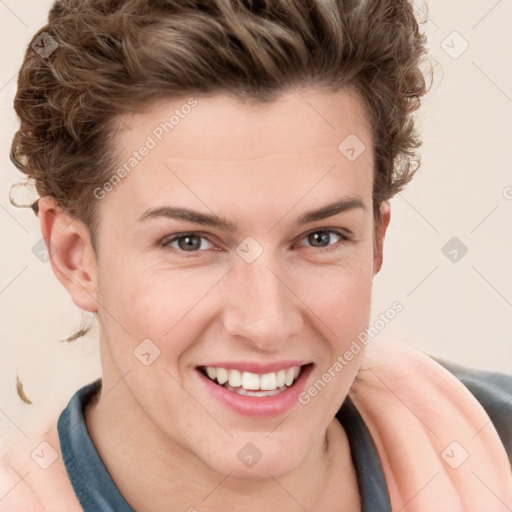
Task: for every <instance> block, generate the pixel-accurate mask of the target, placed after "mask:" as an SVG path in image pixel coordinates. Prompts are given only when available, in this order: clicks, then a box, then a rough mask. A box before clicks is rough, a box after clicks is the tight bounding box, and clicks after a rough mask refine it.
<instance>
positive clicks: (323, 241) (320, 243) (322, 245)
mask: <svg viewBox="0 0 512 512" xmlns="http://www.w3.org/2000/svg"><path fill="white" fill-rule="evenodd" d="M333 237H334V238H337V240H334V242H335V243H334V244H333V243H330V242H332V239H333ZM302 240H307V241H308V243H310V244H311V247H313V248H316V249H320V250H323V251H332V250H336V249H339V248H340V246H341V245H343V244H344V243H345V242H349V241H350V240H351V239H350V237H349V236H348V235H347V234H345V233H344V232H342V231H338V230H334V229H321V230H317V231H311V232H310V233H308V234H307V235H305V237H304V238H303V239H302ZM338 242H341V243H338ZM301 245H302V244H301Z"/></svg>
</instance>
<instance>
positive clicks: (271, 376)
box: [244, 372, 282, 391]
mask: <svg viewBox="0 0 512 512" xmlns="http://www.w3.org/2000/svg"><path fill="white" fill-rule="evenodd" d="M244 387H245V386H244ZM279 387H282V386H279ZM276 388H277V377H276V372H272V373H265V374H263V375H262V376H261V385H260V389H263V390H266V391H270V390H272V389H276Z"/></svg>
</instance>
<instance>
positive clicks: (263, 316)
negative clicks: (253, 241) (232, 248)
mask: <svg viewBox="0 0 512 512" xmlns="http://www.w3.org/2000/svg"><path fill="white" fill-rule="evenodd" d="M284 274H285V273H284V272H282V271H280V267H279V265H278V263H277V262H276V260H275V259H274V258H272V257H270V256H268V255H266V254H265V252H264V253H263V254H262V255H261V256H260V257H259V258H258V259H256V261H254V262H252V263H247V262H245V261H243V260H240V261H238V262H237V264H236V265H235V268H234V269H233V271H232V272H231V279H232V280H231V282H230V287H231V290H232V292H231V293H230V294H229V296H230V299H229V305H228V307H227V308H226V311H225V315H224V322H225V328H226V330H227V331H228V333H229V334H230V335H232V336H243V337H245V338H247V339H248V340H250V341H252V342H253V343H254V344H255V345H257V346H259V347H260V348H264V349H271V348H276V347H278V346H279V345H280V344H281V343H283V342H285V341H286V339H287V338H289V337H290V336H291V335H293V334H295V333H297V332H298V331H299V328H300V325H301V316H300V309H299V308H298V307H297V306H298V305H297V298H296V297H295V296H294V294H293V293H292V291H291V290H290V289H289V288H288V286H289V284H288V283H286V276H285V275H284ZM285 283H286V284H285ZM287 284H288V286H287Z"/></svg>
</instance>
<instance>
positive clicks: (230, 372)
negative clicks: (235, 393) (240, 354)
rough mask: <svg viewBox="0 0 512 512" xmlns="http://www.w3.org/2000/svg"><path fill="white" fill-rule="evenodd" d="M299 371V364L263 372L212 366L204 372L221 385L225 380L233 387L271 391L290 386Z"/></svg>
mask: <svg viewBox="0 0 512 512" xmlns="http://www.w3.org/2000/svg"><path fill="white" fill-rule="evenodd" d="M299 373H300V366H292V367H291V368H288V369H287V370H279V371H278V372H270V373H264V374H258V373H252V372H241V371H240V370H235V369H227V368H216V367H213V366H207V367H206V374H207V375H208V377H210V379H211V380H217V382H218V383H219V384H221V385H222V384H225V383H226V382H227V383H228V384H229V385H230V386H231V387H233V388H237V387H240V386H241V387H243V388H244V389H248V390H257V389H260V390H265V391H267V390H268V391H271V390H274V389H277V388H281V387H283V386H284V385H286V386H291V385H292V384H293V382H294V381H295V379H296V378H297V377H298V376H299Z"/></svg>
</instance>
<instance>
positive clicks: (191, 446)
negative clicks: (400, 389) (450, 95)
mask: <svg viewBox="0 0 512 512" xmlns="http://www.w3.org/2000/svg"><path fill="white" fill-rule="evenodd" d="M187 99H188V97H183V98H174V99H161V100H159V101H158V102H156V103H154V104H152V105H151V106H150V107H148V108H147V109H146V110H145V111H143V112H141V113H138V114H135V115H131V116H126V117H125V118H124V119H123V120H122V121H123V124H122V128H121V129H120V131H119V133H118V138H117V142H118V145H117V151H118V156H119V159H120V162H124V161H126V159H127V158H129V156H130V155H131V153H132V152H133V151H134V150H136V149H137V148H139V147H140V146H141V145H142V144H143V143H144V141H145V140H146V137H147V136H148V135H149V134H151V133H152V131H153V130H154V128H155V127H156V126H158V125H159V123H160V122H162V121H163V120H165V119H168V118H169V115H170V113H172V111H174V110H175V109H176V108H179V107H180V105H183V104H184V103H185V102H186V101H187ZM196 99H197V100H198V105H197V107H195V108H194V109H193V110H192V111H191V112H190V114H189V115H188V116H186V117H185V118H184V119H182V120H181V122H180V124H178V125H177V126H175V128H174V129H173V131H172V133H170V134H168V135H166V136H165V138H164V139H163V140H162V142H160V143H159V144H158V145H157V146H156V148H154V149H152V150H151V151H150V152H149V154H148V155H147V156H146V157H145V158H144V159H143V160H142V161H141V162H140V163H138V165H137V167H136V168H135V169H134V170H133V171H132V172H131V173H130V174H129V175H128V176H127V177H126V178H124V179H123V180H122V182H121V183H120V184H119V185H117V186H116V187H115V188H114V190H112V191H110V192H108V194H107V195H106V197H105V198H104V199H101V200H100V201H99V204H98V206H99V208H100V227H99V232H98V238H97V240H98V248H99V249H98V253H97V254H96V253H95V251H94V250H93V248H92V246H91V242H90V234H89V231H88V229H87V228H86V227H85V226H84V225H83V224H82V223H81V222H80V221H77V220H76V219H72V218H70V217H69V216H67V215H66V214H65V213H64V212H63V211H62V210H61V209H60V207H59V206H58V205H57V204H56V203H55V202H54V201H53V200H52V199H51V198H49V197H45V198H42V199H41V200H40V203H39V217H40V220H41V230H42V233H43V236H45V237H46V238H48V239H49V240H51V243H52V245H53V246H54V247H56V248H57V250H56V252H55V253H54V254H53V255H52V257H51V260H50V261H51V264H52V268H53V271H54V272H55V275H56V276H57V278H58V279H59V281H60V282H61V283H62V284H63V285H64V286H65V287H66V289H67V290H68V292H69V294H70V296H71V298H72V300H73V301H74V303H75V304H76V305H77V306H78V307H80V308H82V309H84V310H86V311H91V312H94V313H95V314H96V315H97V319H98V322H99V326H100V353H101V362H102V369H103V388H102V391H101V393H100V395H99V397H98V400H97V401H96V402H95V403H94V404H92V405H91V406H90V407H88V408H87V409H86V423H87V427H88V430H89V432H90V435H91V437H92V439H93V442H94V444H95V445H96V447H97V449H98V452H99V453H100V455H101V457H102V459H103V460H104V462H105V465H106V466H107V469H108V470H109V471H110V473H111V475H112V477H113V479H114V481H115V482H116V485H117V486H118V487H119V489H120V491H121V493H122V494H123V495H124V496H125V498H126V499H127V501H128V502H129V503H130V504H131V506H132V507H133V508H135V509H136V510H138V511H152V510H155V511H156V510H164V509H165V510H168V509H169V504H172V510H189V509H191V507H195V508H196V509H197V510H199V511H203V510H208V511H221V510H227V509H231V508H232V509H234V508H235V507H236V509H241V510H246V511H261V510H263V509H264V506H267V507H268V506H269V505H272V508H273V509H275V510H283V511H284V510H286V511H294V510H303V507H304V508H306V509H307V510H310V511H314V510H324V511H325V510H332V511H334V510H337V511H338V510H340V504H344V508H343V510H351V511H353V510H360V498H359V493H358V490H357V480H356V475H355V472H354V468H353V465H352V461H351V457H350V449H349V446H348V442H347V438H346V435H345V431H344V429H343V427H342V426H341V425H340V423H339V422H338V421H337V420H336V419H335V418H334V415H335V414H336V412H337V410H338V409H339V407H340V406H341V404H342V402H343V400H344V398H345V397H346V395H347V393H348V391H349V389H350V386H351V384H352V383H353V381H354V379H355V377H356V375H357V372H358V369H359V366H360V364H361V358H362V357H363V351H361V352H360V353H359V354H358V355H356V356H354V359H353V360H352V361H351V362H350V363H349V364H348V365H347V366H346V367H345V368H344V369H343V371H342V372H340V373H339V374H337V376H336V378H335V379H334V382H332V383H330V384H329V385H327V386H326V387H325V388H324V389H323V390H322V391H321V392H320V393H319V394H318V395H317V396H316V397H315V398H314V399H312V400H311V402H310V403H309V404H307V405H302V404H296V406H294V408H293V410H292V411H291V413H289V414H284V415H282V416H278V417H269V418H251V417H246V416H243V415H240V414H237V413H235V412H233V411H231V410H230V409H228V408H226V406H224V405H223V404H221V403H219V402H218V401H217V400H215V399H213V398H212V397H211V396H210V395H208V394H207V393H206V392H205V389H204V386H203V385H202V383H201V382H200V379H199V378H198V373H197V369H196V367H197V366H198V365H202V364H205V363H209V362H212V361H234V360H237V361H256V362H260V363H270V362H274V361H282V360H296V359H300V360H304V361H305V362H310V363H313V371H312V373H311V375H310V376H309V377H308V381H307V383H306V389H307V388H308V387H309V386H310V385H311V384H312V383H314V382H315V381H316V380H317V379H319V378H321V376H322V374H323V373H324V372H325V371H326V370H327V368H329V367H330V366H332V364H333V362H334V361H335V360H336V358H337V356H338V355H341V354H343V353H344V352H345V351H346V350H347V349H348V348H349V346H350V344H351V342H352V340H353V339H354V338H355V337H356V336H357V334H358V333H360V332H361V331H362V330H364V328H365V327H367V325H368V323H369V318H370V306H371V290H372V280H373V277H374V276H375V274H376V273H377V272H378V271H379V270H380V267H381V265H382V250H383V241H384V236H385V232H386V229H387V226H388V224H389V219H390V210H389V204H388V203H383V204H382V206H381V210H380V211H381V221H380V222H379V223H377V224H376V225H375V224H374V216H373V211H372V180H373V174H372V169H373V165H374V159H373V154H372V151H370V150H369V148H371V145H372V140H371V132H370V127H369V121H368V117H367V115H366V112H365V111H364V108H363V106H362V102H361V101H360V99H359V97H358V96H357V95H356V94H355V93H353V92H351V91H349V90H344V91H339V92H336V93H330V92H329V93H328V92H324V91H320V90H316V89H302V90H300V91H299V90H293V91H289V92H286V93H284V94H283V95H282V96H280V97H279V98H278V99H277V100H276V101H275V102H273V103H269V104H248V103H242V102H240V101H239V100H237V99H234V98H232V97H229V96H227V95H221V94H217V95H213V96H210V97H197V98H196ZM350 134H356V135H357V137H358V138H359V139H360V140H362V141H363V143H364V144H365V146H366V148H367V150H366V151H364V152H363V153H362V154H361V155H360V156H359V157H358V158H357V159H356V160H355V161H353V162H351V161H349V160H348V159H347V158H346V157H345V156H344V155H343V154H342V153H341V152H340V151H339V149H338V145H339V144H340V142H341V141H343V140H344V139H345V138H346V137H347V136H348V135H350ZM347 197H350V198H359V199H360V200H361V202H362V203H363V205H364V207H365V208H353V209H349V210H346V211H344V212H342V213H339V214H337V215H335V216H332V217H329V218H326V219H323V220H317V221H314V222H311V223H308V224H305V225H297V219H298V218H299V217H301V216H302V215H303V214H304V213H306V212H308V211H310V210H314V209H318V208H320V207H322V206H325V205H327V204H330V203H333V202H335V201H337V200H340V199H344V198H347ZM91 200H94V199H91ZM157 206H180V207H183V208H190V209H194V210H198V211H200V212H202V213H206V214H216V215H219V216H221V217H223V218H225V219H228V220H229V221H231V222H233V223H236V224H237V226H238V229H237V230H236V231H234V232H227V231H224V230H222V229H220V228H217V227H211V226H203V225H199V224H195V223H192V222H188V221H183V220H176V219H170V218H163V217H159V218H152V219H146V220H145V221H139V218H140V217H141V216H142V215H143V214H144V212H145V211H146V210H148V209H149V208H154V207H157ZM326 230H336V231H341V232H342V233H345V234H347V235H349V236H350V240H349V241H344V240H343V239H341V238H340V237H339V236H337V235H336V234H335V233H331V236H330V238H329V237H327V242H325V245H327V246H328V248H330V249H332V250H330V251H326V249H325V248H322V246H318V247H316V246H315V245H314V239H312V237H309V238H308V236H307V235H308V234H311V233H317V232H322V231H326ZM191 232H193V233H194V234H196V235H197V236H201V237H205V238H200V239H199V240H198V241H197V242H198V243H199V241H200V242H201V245H200V248H199V249H198V250H196V251H195V252H194V253H192V252H187V251H186V248H185V250H184V249H183V247H184V246H185V244H184V243H183V239H182V243H181V245H180V243H179V241H176V240H175V241H174V242H173V243H172V244H171V247H169V246H167V247H163V246H162V245H161V243H160V242H161V241H162V239H164V237H167V238H170V237H169V235H175V234H179V233H187V234H188V233H191ZM249 236H250V237H253V238H254V239H255V240H256V241H257V243H258V244H259V246H260V247H261V249H262V251H263V252H262V254H261V255H260V256H259V257H258V258H257V259H256V260H255V261H254V262H252V263H247V262H246V261H244V259H243V258H241V257H240V256H239V255H238V253H237V252H236V249H237V247H238V246H239V245H240V244H241V242H242V241H244V239H245V238H246V237H249ZM190 254H193V256H190ZM144 339H150V340H151V341H152V343H154V344H155V345H156V346H158V348H159V350H160V355H159V357H158V358H157V359H156V360H155V361H154V362H153V363H152V364H151V365H149V366H145V365H144V364H142V363H141V362H140V361H139V360H138V359H137V358H136V357H134V353H133V352H134V350H135V349H136V347H137V346H138V345H139V344H140V343H141V342H142V340H144ZM50 434H51V435H53V438H52V439H53V442H54V443H56V444H52V445H53V446H55V447H56V448H57V447H58V442H57V441H56V439H57V438H56V437H55V430H53V431H49V434H48V435H50ZM247 442H251V443H253V444H254V445H256V447H257V448H258V450H259V451H260V452H261V454H262V457H261V459H260V460H259V461H258V463H257V464H256V465H254V466H253V467H252V468H247V467H245V466H244V464H242V463H241V462H240V460H239V459H238V457H237V452H238V450H240V449H241V448H242V447H243V446H244V445H245V444H246V443H247ZM17 460H19V458H18V459H17ZM55 464H58V465H60V466H59V467H60V469H61V470H62V471H60V472H59V473H60V475H59V476H58V478H60V480H59V482H57V480H55V481H54V482H53V483H52V486H53V485H56V486H60V487H59V488H60V489H62V493H63V494H62V495H63V496H64V500H68V502H67V503H68V504H69V509H70V510H74V508H73V507H76V499H74V495H73V493H72V491H71V489H70V486H69V481H67V479H62V474H63V472H64V473H65V471H64V470H63V466H62V463H61V459H60V458H59V460H58V462H56V463H55ZM56 467H57V466H56ZM48 478H49V477H46V481H45V483H44V484H43V481H44V480H45V478H44V477H43V476H41V478H39V479H38V480H37V482H36V481H34V482H33V484H32V489H33V492H34V493H35V494H36V495H37V494H39V493H40V492H42V489H43V487H46V488H48ZM56 478H57V477H56ZM47 499H50V498H47ZM45 503H49V502H48V501H46V502H45ZM0 510H1V509H0ZM77 510H79V508H78V509H77Z"/></svg>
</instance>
